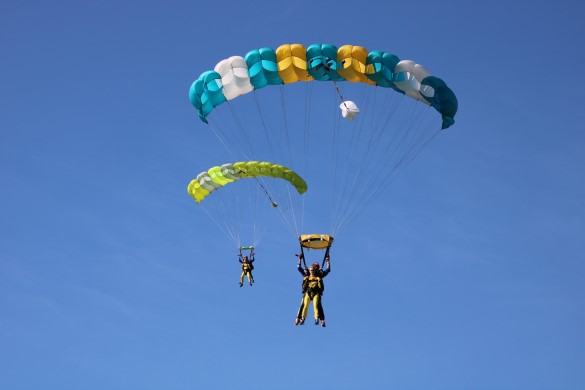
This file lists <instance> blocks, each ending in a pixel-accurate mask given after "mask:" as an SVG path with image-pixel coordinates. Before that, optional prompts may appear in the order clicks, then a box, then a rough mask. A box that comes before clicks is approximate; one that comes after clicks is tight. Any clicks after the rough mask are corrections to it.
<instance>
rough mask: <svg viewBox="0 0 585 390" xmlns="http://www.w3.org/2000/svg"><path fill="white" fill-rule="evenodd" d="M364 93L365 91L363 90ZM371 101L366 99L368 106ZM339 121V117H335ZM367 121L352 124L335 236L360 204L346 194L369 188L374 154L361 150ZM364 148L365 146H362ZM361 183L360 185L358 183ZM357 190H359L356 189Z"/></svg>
mask: <svg viewBox="0 0 585 390" xmlns="http://www.w3.org/2000/svg"><path fill="white" fill-rule="evenodd" d="M362 93H363V89H362ZM369 100H370V99H365V102H366V104H368V101H369ZM367 111H368V112H369V113H372V112H373V110H367ZM335 117H336V118H337V119H338V120H339V115H336V116H335ZM339 122H341V120H339ZM365 123H366V120H365V118H363V119H362V120H357V121H354V122H352V124H353V126H352V132H351V138H350V141H349V145H348V149H349V154H348V156H347V158H346V164H345V165H344V167H343V169H342V170H341V172H344V175H343V177H341V178H340V179H341V180H339V181H340V183H341V188H340V190H338V191H336V194H337V199H336V200H335V201H334V207H333V208H334V210H336V211H337V215H335V216H334V217H333V218H332V227H331V232H332V234H333V235H335V236H337V235H338V234H337V230H338V229H339V227H340V222H339V221H342V220H343V217H344V216H345V215H346V214H347V213H348V212H349V210H350V209H351V206H352V204H359V203H360V197H359V196H351V197H350V196H347V195H345V194H348V193H349V194H355V193H356V192H358V193H359V192H361V191H365V188H367V184H368V183H366V182H364V177H365V175H364V174H363V173H364V171H365V170H366V168H367V166H368V164H369V161H370V160H371V159H372V158H373V155H374V154H372V153H368V151H369V149H368V151H366V153H363V152H364V150H360V145H361V142H360V140H361V139H362V135H363V134H364V127H365ZM362 148H363V146H362ZM358 154H363V155H364V156H365V157H363V158H361V159H357V158H356V156H357V155H358ZM358 181H360V183H358ZM355 188H357V190H356V189H355Z"/></svg>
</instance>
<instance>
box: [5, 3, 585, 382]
mask: <svg viewBox="0 0 585 390" xmlns="http://www.w3.org/2000/svg"><path fill="white" fill-rule="evenodd" d="M198 3H199V2H188V1H175V2H163V1H142V2H137V1H136V2H134V1H126V2H122V3H120V2H109V1H103V2H88V1H57V2H51V3H48V2H40V1H18V2H17V1H12V0H9V1H4V2H3V4H2V6H1V11H0V43H1V46H2V55H1V56H0V67H1V69H2V72H1V73H0V81H1V82H0V85H2V90H1V92H0V107H1V109H0V110H1V111H0V112H1V115H0V137H1V138H0V178H1V180H2V191H1V192H0V200H1V202H0V215H1V218H0V238H1V239H0V313H1V315H0V366H1V367H2V375H0V388H3V389H39V388H44V389H60V390H64V389H100V390H102V389H231V388H242V389H273V388H278V389H293V388H295V389H297V388H300V387H302V388H307V389H313V388H314V389H317V388H318V389H356V388H373V389H389V388H392V389H404V390H407V389H413V390H417V389H450V390H453V389H490V390H491V389H531V390H537V389H543V390H544V389H570V390H573V389H582V388H584V387H585V371H584V370H583V367H584V366H585V332H584V330H583V329H585V287H584V285H583V276H584V275H585V265H584V260H585V256H584V255H583V253H584V252H585V201H584V199H585V183H584V180H583V172H584V168H585V155H584V154H583V152H582V149H583V147H584V146H585V126H584V122H585V110H584V109H583V104H582V93H583V89H584V87H585V85H584V83H583V80H582V78H581V77H580V76H579V69H580V68H581V64H582V63H583V62H584V60H585V52H584V51H583V49H582V47H581V46H582V42H583V41H584V40H585V27H583V24H582V20H581V19H582V15H583V13H584V11H585V9H584V6H583V4H581V3H580V2H577V1H560V2H559V1H556V2H553V1H536V2H533V3H531V4H530V5H528V4H524V3H522V2H503V1H495V2H493V1H492V2H483V3H477V4H475V2H468V1H446V2H435V1H426V0H425V1H420V2H416V3H389V2H385V1H374V2H346V1H341V2H335V3H325V2H314V1H312V2H309V1H297V2H292V3H282V4H281V3H275V2H266V1H262V2H238V3H235V2H234V3H230V2H227V3H223V4H219V3H215V4H213V3H212V2H208V3H207V4H198ZM295 42H298V43H303V44H305V45H308V44H311V43H314V42H324V43H325V42H326V43H333V44H338V45H341V44H345V43H354V44H359V45H363V46H365V47H367V48H369V49H380V50H385V51H391V52H394V53H396V54H397V55H399V56H400V57H401V58H408V59H413V60H416V61H417V62H420V63H421V64H424V65H425V66H427V67H428V69H429V70H430V71H431V72H432V73H433V74H436V75H438V76H439V77H441V78H443V79H444V80H445V81H447V83H448V84H449V86H450V87H451V88H452V89H453V90H454V92H455V93H456V94H457V97H458V100H459V112H458V114H457V116H456V124H455V125H454V126H453V127H452V128H450V129H449V130H448V131H447V132H444V133H442V134H441V136H440V137H437V138H436V139H435V140H434V141H433V143H432V144H431V145H430V146H429V147H427V148H426V149H425V150H424V151H423V153H421V154H420V155H419V156H418V158H417V159H416V160H415V161H414V162H413V163H412V164H410V165H409V166H408V167H407V168H406V169H405V170H404V171H403V172H401V174H400V176H399V177H398V178H397V179H396V180H395V181H394V182H393V183H392V184H391V186H389V187H388V190H387V191H385V193H384V194H383V195H382V196H380V197H379V198H377V199H376V201H375V202H373V203H372V204H371V205H369V207H368V208H366V209H364V210H363V213H362V215H361V216H360V218H358V219H357V220H356V221H355V222H354V223H353V224H352V225H351V226H350V227H349V228H348V229H347V230H346V231H345V232H344V235H343V236H342V237H340V239H339V240H338V241H336V243H335V245H334V248H333V249H332V263H333V264H332V267H333V271H332V272H331V274H330V276H328V278H327V279H326V282H327V290H326V295H325V296H324V306H325V310H326V311H327V318H328V327H327V328H325V329H322V328H320V327H319V328H318V327H315V326H313V325H305V326H304V327H297V328H295V327H293V320H294V316H295V313H296V309H297V307H298V302H299V300H300V293H299V285H300V280H299V279H300V278H299V275H298V274H297V273H296V271H295V269H294V268H295V259H294V256H293V253H295V251H296V250H297V243H296V242H295V241H294V239H291V237H290V236H289V235H286V234H283V235H281V236H279V235H277V234H274V235H272V236H271V239H269V240H268V239H267V240H265V241H264V242H263V243H262V246H261V247H259V248H258V256H257V263H256V270H255V279H256V282H257V283H256V285H255V286H254V287H253V288H242V289H240V288H238V287H237V279H238V277H239V268H238V263H237V262H236V257H235V253H234V250H233V245H232V244H231V243H229V242H228V241H227V240H226V237H225V236H224V235H223V234H222V233H221V232H220V231H219V230H218V229H217V227H216V226H215V225H214V224H213V223H212V222H211V221H210V220H209V219H206V218H205V216H204V215H203V214H202V213H200V212H198V210H197V206H196V205H195V204H194V202H193V201H192V199H191V198H190V197H189V196H188V195H187V193H186V190H185V188H186V185H187V183H188V182H189V181H190V180H191V179H192V177H193V175H194V174H196V173H198V172H200V171H201V170H203V169H205V168H207V167H209V166H211V165H215V164H216V163H217V162H216V159H217V157H218V154H219V153H220V152H219V150H220V149H221V145H220V144H219V143H218V142H217V140H216V139H215V137H214V136H213V135H212V134H211V132H209V131H208V128H207V127H205V125H203V124H202V123H201V122H200V121H199V119H198V118H197V114H196V111H195V110H194V109H193V107H192V106H191V105H190V103H189V100H188V98H187V93H188V89H189V86H190V85H191V83H192V82H193V81H194V80H195V79H196V78H197V76H198V75H199V74H200V73H201V72H203V71H205V70H207V69H210V68H212V67H213V66H214V65H215V64H216V63H217V62H218V61H219V60H221V59H223V58H226V57H228V56H231V55H243V54H245V53H246V52H247V51H249V50H251V49H254V48H258V47H264V46H267V47H274V48H275V47H278V46H279V45H280V44H282V43H295ZM311 211H312V210H308V212H311ZM245 287H247V286H245Z"/></svg>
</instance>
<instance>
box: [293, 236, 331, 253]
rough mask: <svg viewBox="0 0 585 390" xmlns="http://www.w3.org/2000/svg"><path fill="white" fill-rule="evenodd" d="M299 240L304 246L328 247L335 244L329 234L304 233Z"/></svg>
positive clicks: (310, 247) (312, 247)
mask: <svg viewBox="0 0 585 390" xmlns="http://www.w3.org/2000/svg"><path fill="white" fill-rule="evenodd" d="M299 242H300V243H301V246H302V247H303V248H307V249H327V248H329V247H330V246H331V245H332V244H333V237H331V236H330V235H329V234H303V235H301V236H300V237H299Z"/></svg>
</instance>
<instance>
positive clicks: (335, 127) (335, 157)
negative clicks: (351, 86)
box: [329, 105, 341, 236]
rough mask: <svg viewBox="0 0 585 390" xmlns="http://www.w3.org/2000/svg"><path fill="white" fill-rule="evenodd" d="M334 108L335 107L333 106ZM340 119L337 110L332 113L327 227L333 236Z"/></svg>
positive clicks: (338, 191)
mask: <svg viewBox="0 0 585 390" xmlns="http://www.w3.org/2000/svg"><path fill="white" fill-rule="evenodd" d="M334 106H335V105H334ZM340 121H341V120H340V119H339V114H338V113H337V110H335V111H334V113H333V122H332V123H333V127H332V131H333V137H332V138H333V142H332V143H331V155H332V163H333V191H332V192H331V200H330V202H331V205H333V207H331V217H330V223H331V225H330V226H329V231H330V232H331V234H333V235H334V236H335V232H334V222H335V220H336V219H337V214H338V212H337V207H335V205H336V204H337V203H336V202H337V198H339V196H340V190H339V188H338V187H339V182H340V180H338V174H339V169H338V166H339V164H340V161H339V143H340V136H339V124H340Z"/></svg>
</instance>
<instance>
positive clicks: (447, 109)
mask: <svg viewBox="0 0 585 390" xmlns="http://www.w3.org/2000/svg"><path fill="white" fill-rule="evenodd" d="M311 80H319V81H350V82H359V83H364V84H370V85H375V86H379V87H383V88H392V89H394V90H396V91H397V92H400V93H403V94H406V95H408V96H410V97H412V98H414V99H416V100H419V101H421V102H423V103H426V104H428V105H431V106H433V107H434V108H435V109H436V110H437V111H438V112H439V113H441V115H442V118H443V123H442V128H443V129H446V128H448V127H450V126H451V125H452V124H453V123H454V122H455V119H454V117H455V114H456V112H457V98H456V97H455V94H454V93H453V91H451V89H450V88H449V87H447V85H446V84H445V82H444V81H443V80H441V79H439V78H438V77H435V76H432V75H431V74H430V72H429V71H427V70H426V68H424V67H423V66H422V65H420V64H417V63H416V62H414V61H411V60H399V59H398V57H397V56H396V55H394V54H391V53H385V52H383V51H379V50H375V51H372V52H368V51H367V50H366V49H365V48H364V47H361V46H353V45H344V46H341V47H340V48H339V49H337V47H336V46H334V45H329V44H323V45H319V44H314V45H311V46H309V47H308V48H307V49H305V48H304V47H303V46H302V45H300V44H293V45H282V46H280V47H279V48H278V49H276V50H272V49H270V48H261V49H257V50H252V51H250V52H248V54H246V56H245V58H244V57H240V56H232V57H229V58H227V59H225V60H223V61H220V62H219V63H218V64H217V65H216V66H215V68H214V69H213V70H209V71H206V72H203V73H202V74H201V76H199V78H198V79H197V80H196V81H195V82H194V83H193V85H192V86H191V89H190V91H189V98H190V100H191V103H192V104H193V105H194V106H195V108H197V111H198V112H199V117H200V118H201V120H203V121H204V122H207V116H208V115H209V114H210V113H211V112H212V111H213V109H214V108H215V107H217V106H218V105H220V104H222V103H224V102H226V101H229V100H232V99H234V98H236V97H238V96H240V95H244V94H247V93H249V92H251V91H253V90H256V89H260V88H264V87H266V86H268V85H281V84H291V83H295V82H298V81H311Z"/></svg>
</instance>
